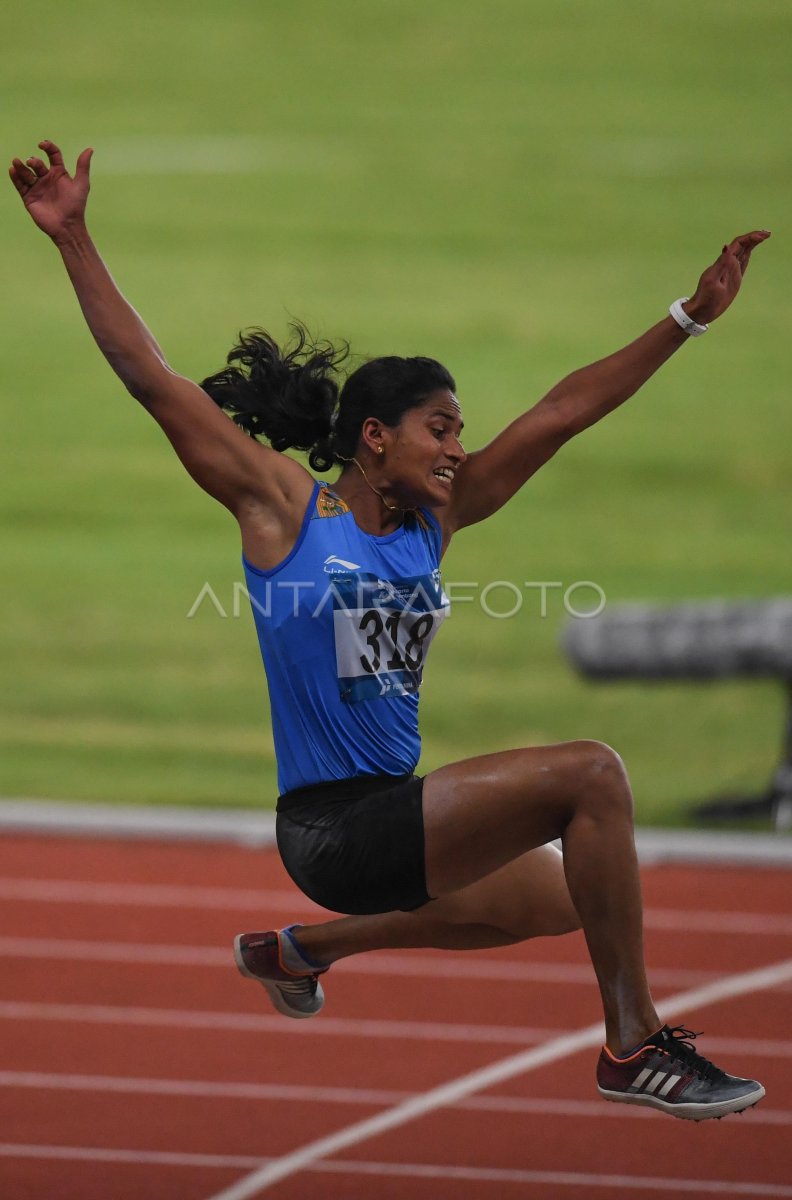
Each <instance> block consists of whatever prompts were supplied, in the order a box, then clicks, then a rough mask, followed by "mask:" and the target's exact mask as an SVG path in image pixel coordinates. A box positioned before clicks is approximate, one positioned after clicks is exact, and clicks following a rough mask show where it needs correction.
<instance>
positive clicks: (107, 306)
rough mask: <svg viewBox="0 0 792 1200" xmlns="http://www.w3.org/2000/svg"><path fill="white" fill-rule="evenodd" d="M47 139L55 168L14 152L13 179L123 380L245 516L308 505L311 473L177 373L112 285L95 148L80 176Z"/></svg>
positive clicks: (201, 477)
mask: <svg viewBox="0 0 792 1200" xmlns="http://www.w3.org/2000/svg"><path fill="white" fill-rule="evenodd" d="M39 145H40V148H41V149H42V150H43V151H44V152H45V153H46V155H47V158H48V159H49V165H47V164H46V163H44V162H43V161H42V159H40V158H37V157H35V156H34V157H31V158H29V159H27V162H23V161H22V160H21V159H19V158H15V159H14V160H13V162H12V165H11V168H10V170H9V175H10V176H11V181H12V183H13V184H14V187H15V188H16V189H17V191H18V192H19V194H20V196H21V197H22V202H23V204H24V205H25V208H26V209H27V211H28V213H29V214H30V216H31V218H32V219H33V221H34V222H35V223H36V225H38V227H39V229H41V230H43V231H44V233H46V234H47V235H48V236H49V237H50V238H51V239H52V241H53V242H54V243H55V245H56V246H57V247H58V249H59V251H60V253H61V256H62V258H63V262H64V265H65V267H66V270H67V271H68V273H69V278H70V279H71V282H72V284H73V286H74V290H75V292H76V294H77V299H78V300H79V302H80V307H81V308H82V311H83V315H84V316H85V320H86V322H87V324H88V327H89V329H90V330H91V333H92V334H93V336H94V338H95V340H96V343H97V345H98V346H99V349H100V350H101V351H102V353H103V354H104V356H105V358H106V359H107V361H108V362H109V364H110V366H111V367H112V368H113V370H114V371H115V373H116V374H117V375H118V377H119V379H120V380H121V381H122V383H123V384H124V386H125V387H126V388H127V390H128V391H129V392H130V393H131V394H132V395H133V396H134V397H135V398H136V399H137V400H139V401H140V403H141V404H142V405H143V406H144V407H145V408H146V409H147V410H148V411H149V412H150V413H151V415H152V416H153V417H154V418H155V420H156V421H158V423H159V424H160V425H161V426H162V428H163V430H164V431H165V433H166V435H167V436H168V438H169V439H170V441H171V443H172V445H173V447H174V449H175V451H176V453H177V454H178V456H179V458H180V459H181V461H182V463H183V464H184V466H185V467H186V468H187V470H188V471H189V472H190V474H191V475H192V477H193V478H194V479H195V480H196V482H197V483H199V484H200V485H201V487H202V488H204V489H205V491H207V492H209V494H210V495H212V496H214V497H215V498H216V499H218V500H220V501H221V503H223V504H225V505H226V506H227V507H228V508H230V509H231V510H232V511H233V512H235V513H236V514H237V515H238V516H239V515H240V510H241V509H243V508H245V507H246V506H247V505H248V504H250V503H259V504H261V505H263V506H265V507H266V508H267V509H268V510H271V511H273V515H276V514H277V512H278V511H279V510H281V509H286V510H290V509H291V507H295V511H302V509H304V507H305V502H306V500H307V496H308V495H309V494H310V489H311V486H312V483H311V478H310V476H309V475H308V472H307V471H305V470H304V469H303V468H302V467H301V466H300V465H299V463H296V462H294V461H293V460H292V459H289V458H287V457H286V456H285V455H282V454H278V453H276V452H275V451H274V450H271V449H269V448H268V447H266V446H262V445H261V444H260V443H259V442H256V441H254V440H253V439H252V438H250V437H248V436H247V434H245V433H243V432H242V430H241V429H239V428H237V426H236V425H235V424H234V423H233V421H231V420H229V419H228V417H226V416H225V415H224V414H223V413H222V412H221V411H220V409H219V408H218V407H217V405H216V404H215V403H214V401H213V400H211V399H210V398H209V396H207V394H206V393H205V392H204V391H203V390H202V389H201V388H199V387H198V386H197V384H195V383H193V382H192V381H191V380H189V379H185V378H184V377H183V376H181V375H178V374H177V373H176V372H175V371H173V370H171V368H170V367H169V366H168V364H167V362H166V361H165V357H164V355H163V353H162V351H161V350H160V348H159V346H158V345H157V343H156V341H155V339H154V337H153V336H152V334H151V333H150V332H149V330H148V329H147V328H146V326H145V324H144V323H143V321H142V320H141V319H140V317H139V316H138V314H137V313H136V312H135V310H134V309H133V308H132V306H131V304H129V303H128V302H127V301H126V300H125V299H124V297H123V296H122V294H121V292H120V291H119V290H118V288H117V287H116V285H115V283H114V282H113V279H112V277H111V275H110V272H109V271H108V270H107V267H106V266H105V265H104V263H103V262H102V259H101V257H100V256H99V253H98V251H97V249H96V247H95V246H94V244H93V242H92V240H91V238H90V235H89V233H88V230H87V228H86V224H85V208H86V202H87V199H88V192H89V188H90V177H89V170H90V161H91V155H92V153H93V151H92V150H83V152H82V154H81V155H80V156H79V158H78V160H77V168H76V171H75V173H74V176H73V177H72V176H70V175H69V174H68V172H67V171H66V168H65V166H64V163H63V156H62V154H61V152H60V150H59V149H58V147H57V146H56V145H55V143H54V142H51V141H43V142H40V143H39ZM287 515H288V517H290V516H291V513H290V512H289V513H288V514H287Z"/></svg>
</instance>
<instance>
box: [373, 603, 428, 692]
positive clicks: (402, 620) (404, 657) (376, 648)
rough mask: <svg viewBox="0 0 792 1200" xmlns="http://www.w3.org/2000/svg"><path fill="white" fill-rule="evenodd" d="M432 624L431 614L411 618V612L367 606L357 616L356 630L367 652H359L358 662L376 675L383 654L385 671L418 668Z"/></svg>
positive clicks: (415, 669)
mask: <svg viewBox="0 0 792 1200" xmlns="http://www.w3.org/2000/svg"><path fill="white" fill-rule="evenodd" d="M433 626H434V614H433V613H423V614H422V615H421V616H420V617H414V615H413V614H411V613H404V612H398V611H392V612H388V610H387V609H378V608H370V609H368V611H367V612H365V613H364V614H363V616H362V617H361V618H360V623H359V624H358V629H359V630H360V632H361V633H362V634H363V635H364V637H365V641H366V644H367V645H368V647H369V651H370V653H368V654H361V655H360V665H361V666H362V668H363V670H364V671H368V672H369V674H371V675H376V673H377V671H379V670H380V668H381V667H382V658H383V655H387V656H388V657H387V658H386V661H385V670H386V671H419V670H420V668H421V665H422V663H423V657H424V642H425V641H426V638H427V637H428V636H429V634H430V633H431V632H432V628H433Z"/></svg>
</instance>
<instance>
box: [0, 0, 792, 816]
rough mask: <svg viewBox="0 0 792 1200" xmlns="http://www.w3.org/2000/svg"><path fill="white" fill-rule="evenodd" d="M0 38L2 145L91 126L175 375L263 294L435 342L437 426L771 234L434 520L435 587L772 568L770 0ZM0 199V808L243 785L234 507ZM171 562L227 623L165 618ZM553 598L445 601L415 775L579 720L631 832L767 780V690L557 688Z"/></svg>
mask: <svg viewBox="0 0 792 1200" xmlns="http://www.w3.org/2000/svg"><path fill="white" fill-rule="evenodd" d="M4 34H5V49H6V53H5V70H4V73H3V80H2V83H1V84H0V87H1V88H2V105H0V130H1V131H2V139H1V140H2V145H3V147H4V149H5V154H6V158H7V159H9V160H10V158H11V156H12V154H17V153H21V154H23V155H27V154H30V153H32V152H33V151H34V149H35V145H36V143H37V141H38V140H39V139H40V138H41V137H43V136H50V137H53V138H55V140H60V141H61V143H62V145H63V147H64V149H65V150H66V151H67V152H68V154H69V156H70V157H71V158H72V159H73V156H74V154H75V153H76V152H77V151H78V150H79V149H81V148H82V147H83V146H84V145H89V144H90V145H93V146H94V147H95V148H96V154H95V158H94V167H93V171H94V183H93V191H92V197H91V205H90V211H89V216H90V223H91V228H92V231H93V233H94V235H95V237H96V240H97V242H98V244H99V246H100V248H101V250H102V251H103V253H104V254H105V257H106V258H107V260H108V262H109V264H110V266H111V269H112V270H113V272H114V274H115V275H116V277H117V279H118V280H119V282H120V284H121V286H122V288H123V289H124V291H125V293H126V294H127V295H128V296H129V298H130V299H131V300H132V301H133V303H135V304H136V305H137V306H138V307H139V309H140V311H141V312H142V313H143V315H144V316H145V318H146V319H147V321H148V322H149V323H150V325H151V327H152V328H153V330H154V331H155V333H156V335H157V337H158V339H159V341H160V343H161V344H162V346H163V347H164V349H165V350H166V353H167V354H168V356H169V358H170V361H171V362H172V364H173V365H174V366H175V367H176V368H177V369H179V370H181V371H183V372H184V373H186V374H189V375H192V376H194V377H197V378H201V377H202V376H203V375H205V374H207V373H208V372H210V371H212V370H216V369H217V368H218V367H219V366H220V365H221V364H222V362H223V359H224V356H225V353H226V351H227V349H228V347H229V346H230V345H231V343H232V340H233V339H234V338H235V335H236V333H237V331H238V330H239V329H240V328H241V327H244V326H246V325H251V324H261V325H264V326H266V327H268V328H269V329H271V331H272V332H273V333H275V334H276V335H277V334H282V333H283V332H284V331H285V328H286V324H287V321H288V318H289V315H296V316H299V317H301V318H302V319H304V320H305V321H307V323H308V324H309V325H310V326H311V327H312V328H313V329H314V331H315V332H318V333H320V334H324V335H328V336H338V337H346V338H349V339H350V341H351V342H352V346H353V349H354V350H355V351H356V352H357V353H358V354H360V355H373V354H380V353H402V354H412V353H426V354H431V355H433V356H436V357H438V358H440V359H442V360H443V361H445V362H447V364H448V365H449V367H450V368H451V370H452V372H453V373H454V374H455V375H456V377H457V381H458V385H459V396H460V400H461V402H462V404H463V408H464V416H465V421H466V426H467V428H466V444H467V445H468V448H471V447H475V446H477V445H480V444H481V443H482V442H483V441H485V440H486V439H488V438H489V437H490V436H491V435H492V434H494V433H495V432H496V431H497V430H498V429H499V428H500V427H501V426H502V425H503V424H505V423H506V422H507V421H508V420H510V419H511V418H512V417H514V416H515V415H517V414H518V413H519V412H520V411H521V410H522V409H524V408H526V407H528V406H529V405H530V404H532V403H533V402H534V401H535V400H537V399H538V398H539V397H540V396H541V395H542V394H543V393H544V392H545V391H546V390H547V389H548V388H549V387H550V386H551V385H552V384H553V383H555V382H556V380H557V379H558V378H560V377H561V376H562V375H564V374H566V373H567V372H568V371H569V370H571V369H573V368H574V367H577V366H580V365H582V364H583V363H585V362H586V361H589V360H591V359H592V358H596V357H599V356H600V355H602V354H604V353H607V352H609V351H610V350H612V349H615V348H617V347H618V346H619V345H620V344H622V343H624V342H626V341H628V340H630V338H631V337H633V336H634V335H636V334H638V333H639V332H641V331H642V330H643V329H644V328H645V327H647V326H648V325H649V324H651V323H653V322H654V321H655V320H657V319H659V318H660V317H661V316H662V315H663V313H664V312H665V310H666V306H667V305H668V303H669V302H670V301H671V300H672V299H674V298H675V297H677V296H678V295H680V294H683V293H686V292H690V291H692V290H693V288H694V287H695V283H696V280H697V278H698V275H699V273H700V271H701V270H702V269H703V268H704V267H705V266H706V265H708V263H709V262H710V261H711V260H712V258H714V257H715V256H716V255H717V253H718V252H719V251H720V247H721V244H722V243H723V241H724V240H726V239H727V238H729V237H731V236H733V235H734V234H736V233H738V232H742V231H743V230H745V229H749V228H755V227H767V228H770V229H772V230H773V232H774V238H773V240H772V241H771V242H770V243H769V244H768V245H767V246H766V247H763V248H762V249H761V250H760V251H759V252H758V253H757V255H756V259H755V262H754V265H753V266H752V268H751V272H750V274H749V276H748V280H747V282H746V285H745V289H744V292H743V294H742V295H741V296H740V297H739V298H738V301H737V303H736V305H735V307H734V308H733V310H732V311H731V312H729V313H728V314H727V315H726V316H725V317H724V318H723V320H722V322H721V323H719V324H718V325H717V326H716V327H715V328H714V329H713V330H712V331H711V333H710V334H708V335H707V337H705V338H703V339H701V340H700V341H699V342H697V343H696V344H693V345H689V346H687V347H685V348H684V349H683V350H682V351H681V352H680V354H679V355H678V357H677V358H676V359H675V360H674V361H673V362H672V363H670V364H669V365H668V366H667V367H666V368H665V369H664V371H663V372H662V373H661V374H660V375H658V376H657V377H656V378H655V379H654V380H652V381H651V382H650V384H649V385H648V386H647V387H646V388H645V389H644V390H643V392H642V393H641V394H640V395H639V396H638V397H636V398H635V399H634V400H633V401H632V402H631V403H630V405H629V406H628V407H626V408H625V409H623V410H621V411H620V412H619V413H617V414H615V415H613V416H611V417H610V418H608V419H607V420H606V421H605V422H604V423H603V424H601V425H600V426H598V427H597V428H596V429H594V430H592V431H590V432H588V433H586V434H584V435H583V436H582V437H581V438H580V439H578V440H577V441H576V442H575V443H573V444H572V445H570V446H568V447H567V448H566V449H565V450H564V451H563V452H562V454H561V455H560V456H559V457H558V459H557V460H556V461H555V462H553V463H551V464H550V465H549V466H548V467H547V468H546V469H545V470H544V471H543V472H541V473H540V474H539V475H538V476H537V478H536V479H535V480H534V481H533V482H532V483H531V484H530V485H529V486H528V487H527V489H526V490H525V492H524V493H522V494H521V495H520V496H519V497H518V498H517V499H516V500H515V501H514V502H513V503H512V505H511V506H510V508H508V509H507V510H505V511H504V512H502V513H501V514H499V515H498V516H497V517H495V518H493V519H492V520H491V521H490V522H489V523H487V524H486V525H484V526H479V527H477V528H474V529H471V530H469V531H466V532H465V533H463V534H462V535H461V536H460V537H459V538H458V540H457V542H456V543H455V544H454V545H453V547H452V549H451V551H450V553H449V555H448V557H447V560H446V567H445V575H446V578H447V580H449V581H455V580H475V581H478V582H479V583H480V584H481V585H482V586H483V585H485V584H486V583H488V582H490V581H492V580H495V579H502V580H509V581H513V582H515V583H516V584H517V585H518V586H521V585H522V583H523V582H524V581H526V580H537V581H541V580H551V581H559V582H562V583H563V584H564V585H565V586H567V585H569V584H570V583H573V582H574V581H576V580H579V579H591V580H594V581H596V582H597V583H598V584H599V585H600V586H601V587H602V588H603V589H604V591H605V592H606V594H607V597H608V600H609V601H611V602H617V601H620V600H625V599H658V600H674V599H682V598H693V599H695V598H706V597H712V596H727V597H745V596H754V597H762V596H766V595H775V594H779V593H790V592H792V579H791V578H790V560H789V531H790V500H791V499H792V487H791V486H790V473H789V457H790V446H792V414H791V412H790V404H789V399H788V377H789V367H790V333H789V330H790V327H792V299H790V293H789V287H788V281H789V278H790V270H791V268H792V252H791V251H790V238H789V228H790V222H789V198H790V182H791V176H792V172H791V171H790V159H789V149H788V129H789V124H790V117H791V116H792V80H790V74H789V69H788V46H789V44H790V39H792V9H790V7H789V6H788V5H786V4H783V3H780V2H778V0H755V2H754V3H752V4H751V5H750V6H748V5H745V4H744V3H742V2H738V0H700V3H698V4H697V5H695V7H694V8H693V9H691V8H690V7H689V6H684V5H682V4H673V5H669V4H668V3H660V2H659V0H645V2H644V3H642V4H640V5H635V4H631V3H627V2H625V0H602V2H601V3H599V4H593V3H591V2H590V0H562V2H561V3H559V4H557V5H555V6H548V5H544V4H539V3H538V2H537V0H494V2H493V3H490V4H471V3H456V2H455V3H451V2H450V0H432V2H431V3H429V4H423V3H418V0H392V2H390V3H384V2H375V3H373V4H372V3H368V4H364V3H362V0H340V2H339V3H338V4H335V5H326V4H319V3H317V2H316V0H306V2H304V3H302V4H300V5H299V6H284V5H275V4H270V3H264V4H260V5H255V6H250V5H242V4H238V3H234V2H232V3H231V4H227V5H223V6H221V7H220V8H218V6H216V5H214V4H209V3H207V2H206V0H193V2H191V3H190V4H187V3H186V2H184V0H175V2H171V3H169V4H167V5H162V4H157V5H154V4H152V3H150V2H149V0H143V3H141V4H139V5H137V6H135V7H134V8H132V7H129V6H127V5H116V4H113V3H101V4H100V3H98V0H96V2H90V3H89V2H88V0H75V3H73V4H69V5H65V6H64V5H57V4H55V3H54V0H33V2H32V3H31V4H29V5H26V6H24V7H22V8H17V9H16V10H14V11H13V12H9V13H8V14H6V15H5V16H4ZM0 205H2V222H0V249H1V250H2V261H3V265H4V275H5V286H4V288H3V292H2V297H1V298H0V314H1V316H2V320H1V322H0V329H2V334H1V336H2V354H1V355H0V387H1V388H2V394H3V400H4V411H5V422H4V436H3V439H2V441H3V461H2V478H1V479H0V489H1V494H0V500H1V502H2V503H1V506H0V521H2V530H3V547H4V549H3V574H4V581H5V587H4V589H3V597H2V604H3V609H2V624H0V640H1V642H2V661H3V666H4V670H3V673H2V714H1V723H0V758H1V760H2V763H1V766H0V794H4V795H18V796H48V797H59V798H82V799H102V800H111V801H112V800H115V801H135V800H142V801H147V802H152V803H155V802H167V803H184V804H224V803H228V804H231V805H248V804H249V805H261V804H270V803H272V802H273V800H274V795H275V773H274V763H273V756H272V744H271V738H270V733H269V723H268V710H267V703H266V695H265V690H264V681H263V672H262V670H261V667H260V663H259V659H258V649H257V646H256V643H255V637H254V633H253V629H252V621H251V619H250V616H249V613H247V612H246V611H245V609H244V608H243V609H242V611H241V613H240V615H239V617H234V616H233V614H232V612H231V609H232V585H233V581H234V580H241V578H242V576H241V568H240V564H239V557H238V554H239V550H238V541H237V535H236V532H235V529H234V527H233V523H232V522H231V520H230V518H229V517H228V516H227V515H226V514H225V513H224V512H223V511H222V510H221V509H220V508H219V507H217V506H215V505H214V504H213V503H212V502H211V501H210V500H208V499H207V498H206V497H204V496H203V494H202V493H201V492H200V491H199V490H198V489H197V488H196V487H195V485H194V484H193V483H192V482H191V481H190V480H189V479H188V478H187V476H186V475H185V474H184V473H183V472H182V471H181V468H180V466H179V464H178V462H177V461H176V460H175V458H174V457H173V456H172V452H171V450H170V448H169V447H168V445H167V443H166V442H165V441H164V439H163V438H162V435H161V434H160V433H159V431H158V430H157V428H156V427H155V426H154V425H153V424H152V423H150V422H149V420H148V418H147V417H146V416H145V414H143V413H142V412H141V411H139V410H138V409H137V407H136V405H135V404H134V402H133V401H132V400H130V399H129V398H128V397H127V396H126V394H125V392H124V391H123V389H122V388H121V386H120V384H118V382H117V381H116V380H115V378H114V377H113V375H112V374H111V372H110V370H109V368H107V366H106V365H105V364H104V362H103V361H102V359H101V357H100V356H99V355H98V353H97V352H96V350H95V349H94V347H93V345H92V342H91V339H90V336H89V335H88V333H87V331H86V330H85V328H84V326H83V324H82V320H81V317H80V314H79V311H78V309H77V306H76V303H75V301H74V299H73V296H72V295H71V292H70V288H69V286H68V284H67V281H66V279H65V275H64V273H63V270H62V267H61V266H60V262H59V259H58V256H57V254H56V253H55V252H54V250H53V249H52V248H51V247H50V246H49V244H48V243H47V241H46V239H45V238H44V237H43V236H42V235H41V234H40V233H38V231H37V230H35V229H34V227H33V225H32V223H31V222H30V221H29V220H28V219H27V217H26V216H25V214H24V212H23V211H22V207H21V205H20V204H19V201H18V198H17V197H16V195H15V194H14V192H13V190H12V188H11V187H10V185H8V186H7V187H6V189H5V191H4V192H3V193H2V197H0ZM206 581H208V582H209V583H210V584H211V586H212V587H213V589H214V591H215V593H216V594H217V596H218V597H219V599H220V600H221V601H222V603H223V605H224V607H225V609H226V611H228V612H229V615H228V616H226V617H225V618H223V617H221V616H220V615H219V614H218V612H217V611H216V610H215V609H214V608H212V607H211V606H210V605H209V604H207V603H205V604H204V605H202V607H201V608H200V610H199V611H198V613H197V614H196V615H195V616H194V617H193V618H191V619H188V618H187V613H188V611H189V610H190V608H191V606H192V604H193V602H194V600H195V598H196V596H197V595H198V593H199V592H200V589H201V587H202V586H203V584H204V583H205V582H206ZM496 602H497V600H496V598H495V597H493V604H494V603H496ZM500 602H501V603H503V604H505V603H506V597H505V596H504V597H502V598H501V600H500ZM563 616H564V614H563V609H562V606H561V604H560V602H559V601H558V599H557V597H556V598H551V600H550V604H549V610H548V615H547V617H546V619H540V618H539V616H538V600H537V598H536V595H535V593H533V594H531V593H529V594H528V595H527V598H526V603H525V605H524V608H523V611H522V612H521V613H520V614H519V616H517V617H515V618H513V619H511V620H495V619H492V618H488V617H487V616H486V615H485V614H484V613H483V612H482V610H481V608H480V606H479V605H477V604H467V605H464V604H461V605H459V606H458V608H457V611H456V612H455V614H454V616H453V617H452V620H451V622H450V623H449V625H448V626H447V628H446V630H445V632H444V635H443V637H442V638H440V639H439V640H438V642H437V643H436V644H435V646H434V648H433V651H432V664H431V667H430V670H429V672H428V676H427V680H426V683H425V685H424V696H423V701H422V705H423V728H424V735H425V736H424V750H425V753H424V758H423V767H424V768H425V769H431V768H432V767H435V766H438V765H439V764H441V763H443V762H445V761H448V760H449V759H453V758H458V757H461V756H467V755H470V754H475V753H478V752H483V751H487V750H492V749H495V748H501V747H509V746H515V745H521V744H526V743H538V742H542V741H550V740H552V741H555V740H561V739H566V738H573V737H581V736H583V737H594V738H602V739H605V740H606V741H609V742H610V743H611V744H613V745H614V746H616V747H617V748H618V749H619V750H620V752H621V753H622V754H623V755H624V757H625V759H626V761H627V763H628V766H629V768H630V771H631V775H632V778H633V781H634V784H635V789H636V795H637V811H638V819H639V821H641V822H644V823H646V822H658V823H679V822H683V821H684V820H686V819H687V818H686V811H687V807H688V805H689V803H690V801H691V800H693V799H696V798H699V797H702V796H706V795H709V794H711V793H713V792H718V791H723V790H727V791H728V790H733V789H739V788H741V787H749V788H751V787H753V786H754V785H759V784H762V783H763V782H764V781H765V779H766V776H767V775H768V774H769V771H770V769H771V767H772V765H773V764H774V761H775V756H776V753H777V748H778V743H779V741H780V736H781V726H782V716H783V704H782V696H781V691H780V688H777V687H775V686H773V685H772V684H769V683H768V684H751V685H742V684H736V683H735V684H723V685H717V686H712V687H703V686H702V687H690V686H676V685H674V686H654V687H649V688H639V687H636V686H633V685H630V686H627V685H607V686H606V685H601V686H593V685H590V684H585V683H583V682H581V681H579V680H578V679H576V678H575V677H574V676H573V674H572V672H571V670H570V668H569V667H568V665H567V663H566V662H565V661H564V659H563V657H562V655H561V654H560V652H559V649H558V637H559V632H560V629H561V625H562V621H563Z"/></svg>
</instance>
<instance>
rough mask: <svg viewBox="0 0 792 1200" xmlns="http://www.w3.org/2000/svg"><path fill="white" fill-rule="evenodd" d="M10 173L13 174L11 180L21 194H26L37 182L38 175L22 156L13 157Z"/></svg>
mask: <svg viewBox="0 0 792 1200" xmlns="http://www.w3.org/2000/svg"><path fill="white" fill-rule="evenodd" d="M8 174H9V175H10V176H11V182H12V183H13V185H14V187H15V188H16V190H17V191H18V192H19V194H20V196H24V194H25V192H27V191H28V190H29V189H30V188H32V187H33V184H34V183H35V182H36V176H35V175H34V173H33V172H32V171H31V169H30V167H28V166H26V165H25V164H24V163H23V162H22V159H21V158H14V159H12V161H11V166H10V167H9V169H8Z"/></svg>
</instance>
